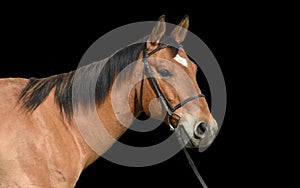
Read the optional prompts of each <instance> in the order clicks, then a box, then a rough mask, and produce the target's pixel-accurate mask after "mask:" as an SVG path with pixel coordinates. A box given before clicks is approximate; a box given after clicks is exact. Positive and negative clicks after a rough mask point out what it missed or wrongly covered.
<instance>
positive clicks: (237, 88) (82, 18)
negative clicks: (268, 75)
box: [0, 4, 265, 188]
mask: <svg viewBox="0 0 300 188" xmlns="http://www.w3.org/2000/svg"><path fill="white" fill-rule="evenodd" d="M115 6H117V5H115ZM120 6H121V5H120ZM7 8H8V9H9V10H10V11H8V13H2V14H3V15H2V17H1V24H2V26H1V27H2V29H1V30H2V34H1V48H2V52H1V71H0V77H25V78H29V77H47V76H50V75H53V74H59V73H63V72H68V71H71V70H74V69H76V67H77V65H78V62H79V61H80V58H81V57H82V55H83V54H84V52H85V51H86V50H87V48H88V47H89V46H90V45H91V44H92V43H93V42H94V41H95V40H97V39H98V38H99V37H101V36H102V35H103V34H105V33H106V32H108V31H110V30H112V29H115V28H117V27H119V26H122V25H124V24H128V23H133V22H138V21H154V20H156V19H157V18H158V17H159V16H160V15H162V14H164V15H166V21H167V22H170V23H174V24H177V23H179V21H180V20H181V19H182V17H183V16H184V15H186V14H187V15H189V16H190V28H189V29H190V31H191V32H193V33H195V34H196V35H197V36H198V37H200V38H201V39H202V40H203V41H204V42H205V43H206V44H207V46H208V47H209V48H210V50H211V51H212V52H213V54H214V55H215V57H216V59H217V60H218V63H219V65H220V67H221V69H222V71H223V74H224V78H225V82H226V86H227V100H228V101H227V110H226V116H225V120H224V123H223V125H222V129H221V131H220V133H219V135H218V137H217V139H216V140H215V142H214V143H213V144H212V146H211V147H210V148H209V149H208V150H206V151H205V152H203V153H199V152H198V151H197V150H194V149H189V152H190V154H191V156H192V158H193V159H194V162H195V163H196V165H197V167H198V170H199V171H200V174H201V175H202V177H203V178H204V180H205V182H206V183H207V185H208V186H209V187H245V186H247V185H248V186H249V185H251V184H256V182H258V181H260V179H261V178H260V176H259V175H258V174H260V173H262V171H263V169H264V168H265V167H264V166H261V167H260V168H259V170H258V169H254V170H255V173H252V172H250V171H251V169H252V170H253V165H252V163H253V161H254V160H255V159H256V158H261V157H262V156H261V155H260V153H259V152H258V151H257V150H256V149H257V148H256V147H255V144H254V142H252V141H251V139H252V138H251V137H250V136H252V135H251V134H250V133H251V131H253V130H252V129H251V122H250V117H251V115H253V114H249V113H247V110H249V109H247V106H248V107H249V106H251V105H252V104H251V102H250V101H249V100H247V99H248V97H249V95H244V94H245V93H248V92H247V89H248V87H246V86H247V85H249V84H250V85H253V79H252V80H251V78H250V81H249V78H248V77H247V78H245V77H246V76H245V75H248V74H247V73H248V72H251V70H252V69H251V68H252V67H253V66H254V64H253V63H254V62H251V61H252V55H251V53H249V51H247V50H246V49H249V46H250V45H253V40H254V41H255V37H249V34H251V35H252V36H254V35H255V34H256V33H257V32H258V30H257V27H253V26H254V25H256V24H255V23H253V22H255V19H254V18H253V16H251V14H250V13H251V12H252V11H253V10H251V8H250V10H248V9H246V8H245V7H242V8H239V9H235V8H232V7H231V6H230V5H229V7H228V8H225V7H224V8H223V7H222V6H221V7H219V9H217V8H216V7H215V6H212V5H202V6H201V4H200V5H185V6H183V5H182V7H177V8H170V7H168V8H164V7H163V6H157V5H156V6H154V7H153V8H150V9H145V8H140V9H138V8H137V9H135V8H134V9H131V10H129V9H128V8H126V9H125V10H123V11H118V10H116V9H115V7H114V6H112V7H106V6H104V7H101V6H99V7H97V6H96V5H95V6H88V7H85V6H82V7H81V8H76V9H73V8H71V6H66V7H60V6H50V5H49V6H48V5H47V6H46V5H43V6H40V7H35V8H31V9H28V8H26V9H22V6H21V7H18V9H15V7H14V6H12V7H7ZM103 9H107V10H108V13H103ZM252 15H253V14H252ZM149 32H150V31H149ZM246 51H247V53H246ZM253 53H254V52H253ZM255 53H259V52H255ZM252 73H253V72H252ZM258 74H259V72H257V73H255V75H258ZM251 75H252V76H253V74H251ZM199 79H200V80H201V79H202V78H200V77H199ZM202 81H203V82H205V80H202ZM204 88H205V86H204ZM202 89H203V88H202ZM204 93H209V90H205V89H204ZM248 120H249V121H248ZM160 129H161V131H162V133H161V134H158V135H156V136H154V135H148V136H147V137H146V138H147V139H155V138H156V137H160V138H159V139H161V137H163V136H167V135H168V133H167V131H166V130H167V129H164V128H160ZM130 135H131V133H125V135H124V137H122V139H124V140H126V139H129V140H130V142H135V141H136V142H144V143H147V141H145V140H141V139H143V138H142V137H140V136H138V135H133V136H136V137H130ZM144 139H145V138H144ZM120 184H121V185H122V186H124V187H129V186H130V187H141V186H161V185H162V184H164V185H167V186H168V187H178V186H179V185H184V186H185V187H189V186H193V187H201V185H200V184H199V182H198V180H197V179H196V177H195V175H194V173H193V171H192V169H191V168H190V166H189V164H188V162H187V160H186V158H185V156H184V153H183V152H179V153H178V154H177V155H175V156H174V157H172V158H171V159H169V160H168V161H166V162H163V163H161V164H157V165H154V166H150V167H144V168H133V167H124V166H120V165H117V164H113V163H111V162H109V161H107V160H105V159H103V158H99V159H98V160H97V161H96V162H95V163H93V164H92V165H90V166H89V167H88V168H87V169H86V170H84V171H83V173H82V175H81V177H80V179H79V181H78V183H77V185H76V187H77V188H79V187H100V186H103V185H104V186H110V187H114V186H118V185H120Z"/></svg>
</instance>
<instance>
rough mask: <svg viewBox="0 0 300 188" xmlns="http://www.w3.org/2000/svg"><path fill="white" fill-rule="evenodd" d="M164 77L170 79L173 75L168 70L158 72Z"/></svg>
mask: <svg viewBox="0 0 300 188" xmlns="http://www.w3.org/2000/svg"><path fill="white" fill-rule="evenodd" d="M158 73H159V74H160V75H161V76H162V77H170V76H172V75H171V73H170V72H169V71H168V70H167V69H162V70H160V71H159V72H158Z"/></svg>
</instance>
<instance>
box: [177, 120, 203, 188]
mask: <svg viewBox="0 0 300 188" xmlns="http://www.w3.org/2000/svg"><path fill="white" fill-rule="evenodd" d="M179 128H180V130H183V132H184V134H186V136H187V132H186V130H185V128H184V127H183V126H179ZM178 137H180V139H179V140H180V142H181V143H180V144H182V145H183V151H184V154H185V156H186V158H187V160H188V162H189V164H190V166H191V168H192V169H193V171H194V173H195V175H196V177H197V179H198V180H199V181H200V183H201V185H202V187H203V188H208V187H207V185H206V183H205V182H204V180H203V178H202V176H201V175H200V173H199V171H198V169H197V167H196V165H195V163H194V161H193V159H192V158H191V156H190V154H189V153H188V151H187V149H186V147H185V143H184V141H183V138H182V136H180V135H178Z"/></svg>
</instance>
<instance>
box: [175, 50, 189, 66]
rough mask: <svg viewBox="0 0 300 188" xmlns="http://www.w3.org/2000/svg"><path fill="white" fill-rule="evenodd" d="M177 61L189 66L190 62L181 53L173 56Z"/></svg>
mask: <svg viewBox="0 0 300 188" xmlns="http://www.w3.org/2000/svg"><path fill="white" fill-rule="evenodd" d="M173 59H174V60H175V61H176V62H177V63H179V64H181V65H183V66H185V67H188V65H189V63H188V60H187V59H186V58H184V57H182V56H181V55H180V54H179V53H177V54H176V56H175V57H174V58H173Z"/></svg>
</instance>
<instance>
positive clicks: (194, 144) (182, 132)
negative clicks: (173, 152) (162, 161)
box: [178, 125, 215, 149]
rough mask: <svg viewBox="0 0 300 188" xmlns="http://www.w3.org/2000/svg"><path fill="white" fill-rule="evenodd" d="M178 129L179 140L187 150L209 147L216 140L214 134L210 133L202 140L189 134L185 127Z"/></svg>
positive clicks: (181, 126)
mask: <svg viewBox="0 0 300 188" xmlns="http://www.w3.org/2000/svg"><path fill="white" fill-rule="evenodd" d="M178 128H179V129H178V139H179V141H180V142H181V144H183V145H184V147H186V148H199V149H201V148H205V147H208V146H209V145H210V144H211V143H212V142H213V140H214V138H215V135H214V134H213V133H212V132H208V133H207V134H205V136H204V137H202V138H196V137H195V136H194V135H193V134H192V135H191V134H188V131H187V130H186V129H185V128H184V126H183V125H180V126H179V127H178Z"/></svg>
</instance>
